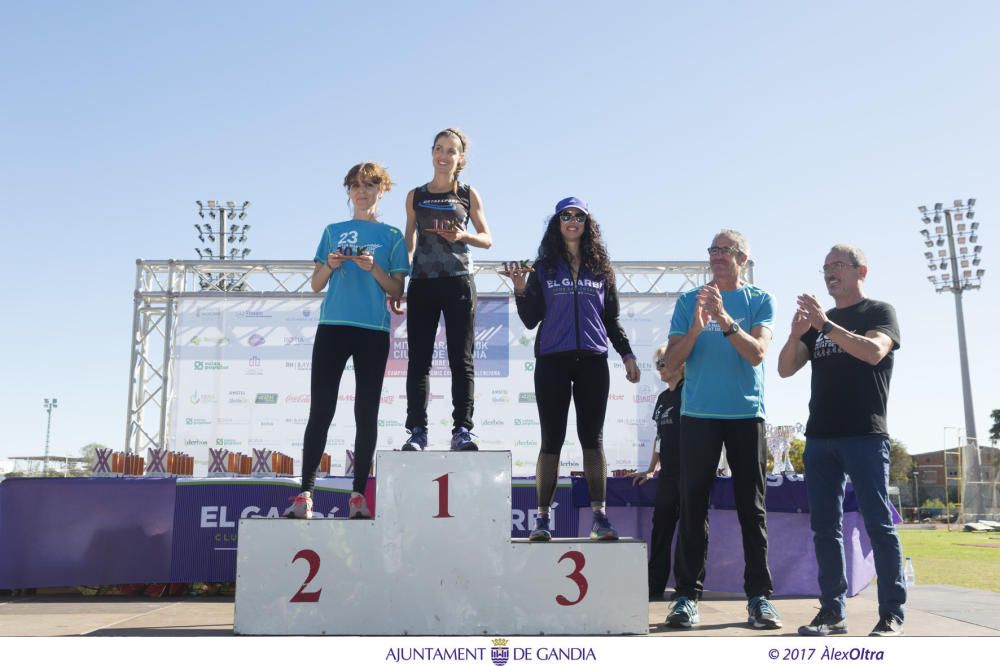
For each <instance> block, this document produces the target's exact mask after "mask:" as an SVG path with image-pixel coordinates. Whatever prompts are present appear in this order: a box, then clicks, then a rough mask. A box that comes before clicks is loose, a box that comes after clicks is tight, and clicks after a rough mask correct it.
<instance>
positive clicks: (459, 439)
mask: <svg viewBox="0 0 1000 666" xmlns="http://www.w3.org/2000/svg"><path fill="white" fill-rule="evenodd" d="M451 450H452V451H478V450H479V447H478V446H476V443H475V442H473V441H472V433H471V432H469V429H468V428H466V427H464V426H463V427H460V428H456V429H455V430H454V432H452V433H451Z"/></svg>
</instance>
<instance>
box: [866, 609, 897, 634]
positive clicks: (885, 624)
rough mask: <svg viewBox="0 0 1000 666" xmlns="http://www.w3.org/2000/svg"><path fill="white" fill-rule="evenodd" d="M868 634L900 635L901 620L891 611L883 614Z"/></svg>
mask: <svg viewBox="0 0 1000 666" xmlns="http://www.w3.org/2000/svg"><path fill="white" fill-rule="evenodd" d="M868 635H869V636H902V635H903V621H902V620H900V619H899V618H898V617H896V616H895V615H893V614H892V613H886V614H885V615H883V616H882V617H881V618H880V619H879V621H878V624H876V625H875V628H874V629H872V632H871V633H870V634H868Z"/></svg>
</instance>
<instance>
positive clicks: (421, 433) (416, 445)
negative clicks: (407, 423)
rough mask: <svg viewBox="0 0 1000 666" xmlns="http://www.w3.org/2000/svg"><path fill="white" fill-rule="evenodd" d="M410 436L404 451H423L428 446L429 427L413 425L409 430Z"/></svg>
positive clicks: (404, 445)
mask: <svg viewBox="0 0 1000 666" xmlns="http://www.w3.org/2000/svg"><path fill="white" fill-rule="evenodd" d="M408 432H409V433H410V438H409V439H408V440H406V443H405V444H403V451H423V450H424V449H426V448H427V429H426V428H421V427H420V426H413V429H412V430H409V431H408Z"/></svg>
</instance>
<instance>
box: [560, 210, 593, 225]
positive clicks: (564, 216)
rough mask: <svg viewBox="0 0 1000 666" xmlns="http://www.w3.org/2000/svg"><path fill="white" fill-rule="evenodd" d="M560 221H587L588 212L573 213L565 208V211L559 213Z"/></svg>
mask: <svg viewBox="0 0 1000 666" xmlns="http://www.w3.org/2000/svg"><path fill="white" fill-rule="evenodd" d="M559 221H560V222H575V221H579V222H586V221H587V214H586V213H571V212H570V211H568V210H564V211H563V212H561V213H559Z"/></svg>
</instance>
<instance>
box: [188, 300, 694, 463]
mask: <svg viewBox="0 0 1000 666" xmlns="http://www.w3.org/2000/svg"><path fill="white" fill-rule="evenodd" d="M674 301H675V297H674V296H672V295H661V294H655V295H636V296H633V295H622V297H621V310H622V312H621V322H622V324H623V325H624V327H625V331H626V333H627V334H628V337H629V340H630V341H631V343H632V349H633V351H634V352H635V355H636V357H637V360H638V362H639V367H640V368H641V369H642V380H641V382H640V383H639V384H630V383H629V382H628V381H627V380H626V379H625V368H624V366H623V364H622V363H621V359H620V358H619V357H618V355H617V354H615V353H614V351H612V353H611V356H610V366H611V394H610V396H609V400H608V414H607V420H606V422H605V427H604V446H605V449H606V456H607V462H608V469H609V470H614V469H622V468H635V467H639V468H642V467H645V465H646V464H647V463H648V461H649V456H650V453H651V451H652V444H653V439H654V434H655V433H654V428H653V422H652V413H653V406H654V404H655V403H656V396H657V395H658V394H659V393H660V391H662V390H663V388H664V387H663V383H662V382H660V380H659V375H658V374H657V373H656V371H655V368H654V367H653V362H652V355H653V351H654V350H655V349H656V347H657V346H658V345H660V344H663V343H664V342H666V339H667V332H668V330H669V325H670V316H671V314H672V312H673V308H674ZM320 302H321V298H320V297H319V296H317V297H316V298H315V299H301V298H300V299H253V298H251V297H232V298H228V299H225V300H212V301H208V300H206V299H198V298H184V297H181V298H180V299H178V316H177V321H176V327H177V328H176V337H175V344H174V346H173V373H174V374H173V381H172V383H171V390H172V393H173V395H172V401H171V414H170V418H171V424H172V428H171V432H170V446H171V448H172V449H174V450H177V451H183V452H186V453H190V454H192V455H194V456H195V458H196V460H198V461H199V462H201V463H205V462H206V461H207V459H208V450H207V449H208V448H209V447H212V448H220V447H221V448H226V449H229V450H230V451H240V452H243V453H247V454H249V453H250V450H251V449H253V448H257V449H259V448H268V449H271V450H277V451H280V452H282V453H285V454H286V455H290V456H292V457H293V458H294V459H295V460H296V462H297V463H299V464H300V463H301V459H302V435H303V432H304V431H305V426H306V420H307V418H308V416H309V374H310V370H311V357H312V344H313V340H314V338H315V335H316V327H317V322H318V320H319V306H320ZM536 332H537V329H535V330H534V331H528V330H526V329H525V328H524V326H523V325H522V324H521V320H520V319H519V318H518V316H517V311H516V308H515V306H514V300H513V298H512V297H506V296H481V297H480V298H479V305H478V309H477V314H476V352H475V367H476V392H475V401H476V411H475V416H474V419H473V420H474V422H475V428H474V430H473V432H474V433H475V434H476V435H477V437H478V439H477V442H478V444H479V447H480V448H481V449H484V450H510V451H511V452H512V460H513V465H514V469H513V473H514V475H515V476H530V475H533V474H534V473H535V459H536V457H537V454H538V449H539V446H540V441H541V437H540V430H539V423H538V410H537V407H536V404H535V392H534V381H533V373H534V362H535V359H534V342H535V333H536ZM390 335H391V339H390V349H389V361H388V365H387V367H386V378H385V384H384V386H383V390H382V406H381V409H380V411H379V441H378V448H379V449H389V450H391V449H398V448H399V447H400V446H402V444H403V442H404V441H406V437H407V434H406V431H405V430H404V427H403V425H404V422H405V420H406V364H407V344H406V319H405V317H396V316H393V319H392V330H391V332H390ZM449 376H450V373H449V370H448V354H447V348H446V343H445V338H444V327H443V324H442V325H440V326H439V328H438V339H437V342H436V347H435V352H434V367H433V370H432V377H431V400H430V405H429V407H428V422H429V428H428V430H429V433H430V445H431V448H446V447H447V446H448V442H449V440H450V438H451V410H452V408H451V386H450V379H449ZM354 399H355V397H354V374H353V366H352V364H351V363H348V365H347V371H346V372H345V373H344V376H343V380H342V381H341V385H340V391H339V399H338V402H337V413H336V416H335V418H334V422H333V426H332V427H331V428H330V434H329V439H328V442H327V449H326V450H327V453H329V454H330V456H331V460H332V464H331V470H330V471H331V473H332V474H334V475H343V474H345V471H346V463H347V452H348V451H350V450H352V449H353V446H354V432H355V428H354V406H353V404H352V403H353V402H354ZM581 468H582V458H581V454H580V447H579V440H578V438H577V435H576V417H575V413H574V412H573V409H572V408H571V409H570V418H569V428H568V430H567V440H566V444H565V446H564V447H563V455H562V458H561V470H560V473H561V474H563V475H567V474H568V473H569V472H570V471H572V470H576V469H581Z"/></svg>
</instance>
